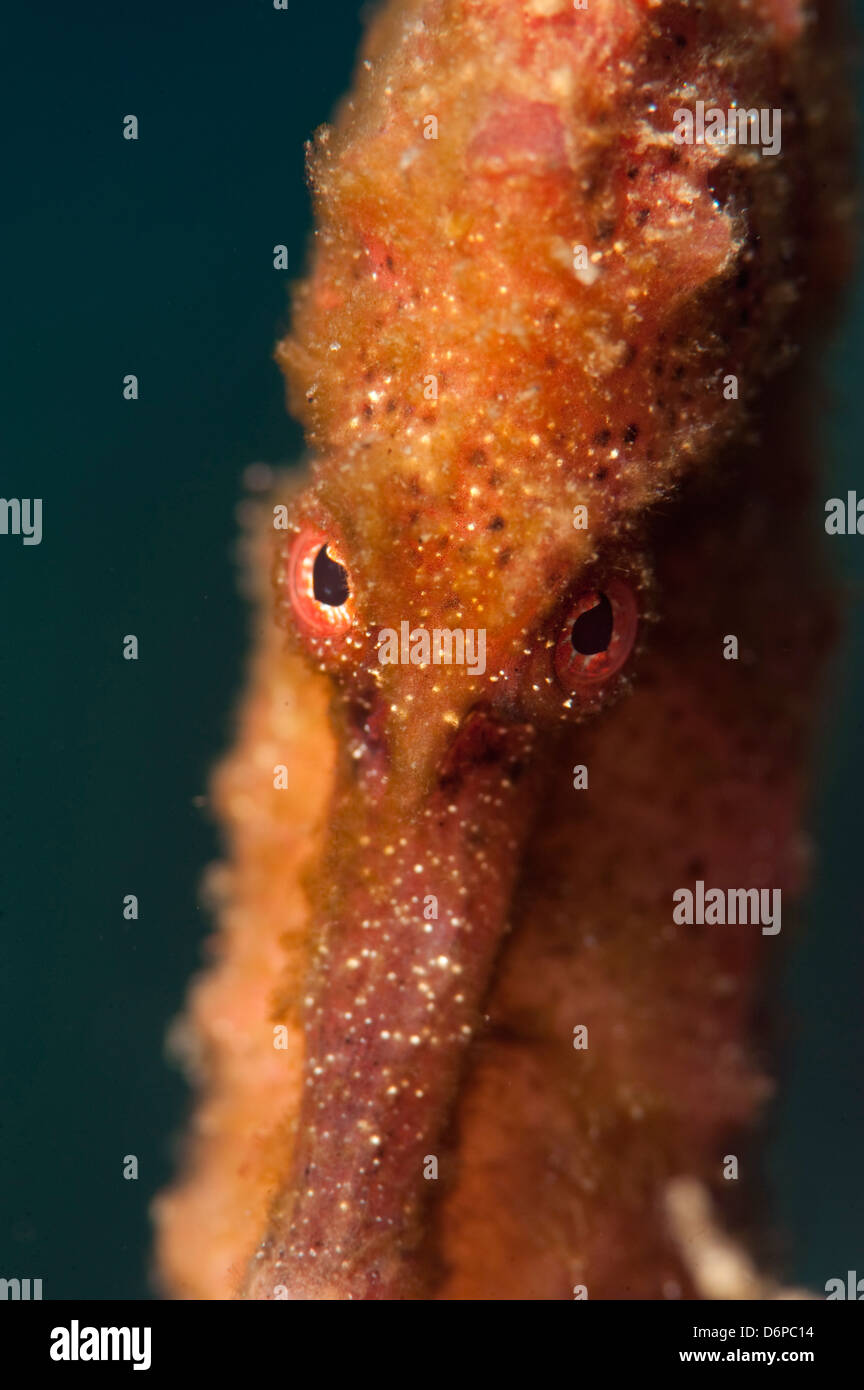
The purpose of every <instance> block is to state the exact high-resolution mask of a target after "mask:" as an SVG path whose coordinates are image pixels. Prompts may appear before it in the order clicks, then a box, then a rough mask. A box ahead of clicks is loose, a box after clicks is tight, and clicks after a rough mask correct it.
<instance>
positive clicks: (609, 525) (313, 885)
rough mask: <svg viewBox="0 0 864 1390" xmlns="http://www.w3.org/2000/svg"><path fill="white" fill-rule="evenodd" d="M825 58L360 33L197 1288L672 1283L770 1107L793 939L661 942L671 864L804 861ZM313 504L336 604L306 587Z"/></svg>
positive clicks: (693, 27)
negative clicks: (715, 113) (738, 654)
mask: <svg viewBox="0 0 864 1390" xmlns="http://www.w3.org/2000/svg"><path fill="white" fill-rule="evenodd" d="M805 33H806V36H807V37H806V41H805V39H804V38H803V37H802V36H803V34H805ZM835 43H836V41H835V40H833V39H832V37H831V22H830V15H828V13H827V11H823V12H822V17H821V19H820V24H819V25H815V24H814V25H813V26H812V27H810V28H808V29H806V30H805V29H804V28H803V21H802V11H801V9H800V8H799V7H798V6H796V5H790V4H786V3H779V0H765V3H763V4H762V5H759V6H755V7H754V6H752V5H750V4H745V3H743V0H740V3H735V0H733V3H729V4H724V5H722V6H721V5H719V4H716V3H706V4H704V5H702V6H695V5H686V4H683V3H677V4H676V3H664V0H657V3H648V2H647V0H589V5H588V8H586V9H584V10H577V9H575V8H574V7H573V5H572V3H571V2H570V0H521V3H515V0H413V3H405V4H399V3H393V4H391V5H390V6H388V7H387V8H386V9H384V10H383V11H382V12H381V13H380V15H379V16H378V17H377V19H376V21H375V23H374V25H373V28H372V30H371V33H370V37H369V40H368V43H367V48H366V55H365V62H364V64H363V67H362V68H361V70H360V72H359V75H358V82H357V88H356V91H355V93H354V94H353V95H352V97H351V98H350V99H349V101H347V102H346V104H345V105H344V106H343V108H342V111H341V112H340V114H339V116H338V118H337V121H336V123H335V125H334V127H333V128H332V129H327V130H325V131H323V132H321V133H319V136H318V140H317V143H316V147H315V150H314V152H313V155H312V158H311V174H312V181H313V186H314V190H315V201H316V214H317V219H318V231H317V235H316V245H315V252H314V256H313V259H312V265H311V270H310V275H309V277H308V279H307V280H306V281H305V282H304V283H303V284H302V285H301V286H299V287H298V290H297V293H296V297H295V305H294V319H293V327H292V332H291V335H290V336H289V337H288V338H287V339H286V340H285V341H284V342H283V343H282V344H281V345H280V347H279V349H278V358H279V361H280V364H281V365H282V367H283V369H284V370H285V372H286V376H287V378H288V385H289V395H290V400H291V404H292V408H293V409H294V411H295V413H296V414H297V415H298V416H299V417H300V418H301V419H302V421H303V423H304V425H305V427H306V431H307V437H308V441H309V444H310V447H311V449H312V450H313V455H314V457H313V461H312V465H311V471H310V476H309V479H308V484H307V485H306V487H305V488H304V490H303V491H302V492H300V493H299V494H297V495H296V496H295V497H293V498H292V501H291V504H290V525H289V530H288V535H287V538H286V537H285V535H284V534H281V535H280V534H277V538H276V539H277V545H276V560H275V569H274V585H275V588H274V598H273V600H272V616H275V618H276V621H277V623H278V624H279V625H280V627H281V628H282V629H285V632H287V634H288V646H289V648H290V649H291V651H292V655H291V656H287V655H285V654H284V653H283V650H282V645H281V643H282V642H284V641H285V632H281V631H280V629H279V628H277V627H275V626H273V625H272V623H271V624H268V622H267V603H266V601H265V615H264V619H263V621H262V625H261V629H260V636H259V644H260V651H259V654H258V656H257V658H256V663H255V666H254V668H253V678H252V684H251V688H250V693H249V696H248V697H247V701H246V704H245V706H244V713H243V720H242V725H241V735H240V740H239V743H238V747H237V749H236V750H235V752H234V753H233V754H232V756H231V758H230V759H229V761H228V763H227V764H226V768H225V769H224V770H223V772H222V774H221V775H220V780H219V782H218V784H217V790H216V797H215V800H216V804H217V808H218V809H219V810H220V813H221V814H222V816H223V818H224V819H225V821H226V823H227V825H228V827H229V852H230V865H229V868H228V869H227V871H226V872H227V874H228V885H227V893H226V906H225V907H224V908H223V909H222V912H221V920H222V929H221V938H220V939H221V941H222V954H221V964H220V965H219V966H217V968H216V970H215V972H214V974H213V975H211V976H210V977H207V978H205V980H204V982H203V983H201V984H199V985H198V986H197V988H196V991H195V993H194V994H193V1003H192V1010H191V1020H190V1032H191V1034H192V1035H193V1036H197V1037H198V1038H199V1039H200V1040H201V1047H202V1052H203V1066H202V1073H203V1077H204V1082H205V1096H204V1101H203V1107H202V1111H201V1115H200V1117H199V1121H198V1124H197V1126H196V1134H197V1140H196V1143H195V1145H194V1146H193V1151H192V1160H191V1167H190V1169H189V1170H188V1172H187V1175H186V1178H185V1180H184V1182H183V1184H182V1185H181V1186H180V1187H179V1188H178V1189H177V1190H176V1191H175V1192H174V1193H172V1194H169V1195H168V1196H167V1197H166V1198H163V1199H162V1204H161V1226H160V1231H161V1234H160V1251H161V1266H162V1269H163V1272H164V1275H165V1279H166V1282H167V1284H168V1285H169V1287H170V1288H171V1289H172V1290H173V1291H174V1292H176V1293H178V1294H181V1295H186V1296H197V1297H225V1296H227V1295H228V1294H229V1293H231V1294H234V1295H236V1296H240V1297H245V1298H280V1297H289V1298H299V1299H304V1298H305V1299H328V1298H339V1299H343V1298H344V1299H348V1298H359V1299H376V1298H424V1297H438V1298H459V1299H472V1298H484V1297H492V1298H519V1297H525V1298H568V1297H572V1288H573V1286H574V1285H575V1284H586V1285H587V1286H588V1287H589V1289H590V1296H591V1297H616V1296H643V1297H655V1298H659V1297H666V1296H669V1297H671V1296H679V1295H681V1294H684V1295H685V1296H686V1295H687V1294H689V1293H692V1292H693V1290H692V1287H691V1286H690V1284H689V1281H688V1276H687V1275H686V1272H685V1270H684V1267H683V1265H682V1261H681V1258H680V1253H679V1252H678V1251H676V1249H675V1248H674V1243H673V1241H672V1239H671V1236H670V1233H669V1231H668V1229H667V1226H666V1222H665V1216H664V1205H663V1192H664V1189H665V1185H666V1184H668V1182H669V1181H670V1180H671V1179H672V1178H674V1177H676V1176H677V1175H679V1174H681V1173H686V1174H690V1175H693V1176H695V1177H697V1178H698V1179H699V1180H700V1181H702V1182H704V1183H706V1184H708V1185H709V1186H715V1187H718V1186H719V1185H720V1184H719V1175H720V1160H721V1157H722V1153H723V1150H724V1146H725V1145H727V1144H728V1143H729V1142H730V1141H731V1136H733V1135H734V1134H735V1133H736V1131H739V1130H740V1129H741V1127H743V1126H747V1125H749V1124H751V1123H752V1122H753V1121H754V1119H755V1118H756V1117H757V1116H758V1113H759V1107H760V1101H761V1100H762V1099H763V1098H764V1096H765V1095H766V1094H767V1091H768V1089H769V1086H768V1083H767V1082H766V1080H765V1066H764V1060H763V1058H762V1057H761V1056H760V1055H759V1049H758V1047H757V1039H756V1019H757V1016H758V1011H759V1007H760V999H761V991H762V983H763V974H764V970H765V964H766V959H767V958H768V952H769V951H771V950H773V949H774V943H773V941H772V942H771V943H768V942H767V941H766V938H764V937H762V936H761V935H760V933H759V932H758V928H752V927H751V928H746V929H745V928H738V929H737V932H736V931H735V930H734V929H725V930H724V929H719V928H718V929H716V932H715V933H713V934H712V931H711V930H710V929H709V930H708V931H706V930H705V929H704V928H703V929H702V931H701V933H700V932H698V931H697V930H695V929H692V930H690V929H686V928H675V927H673V925H672V920H671V917H672V894H673V892H674V891H675V890H676V889H677V888H679V887H682V886H687V885H688V884H689V883H692V881H693V880H694V879H696V878H699V877H702V878H704V879H705V880H708V881H710V882H711V884H712V885H713V886H718V887H726V886H730V887H731V886H751V885H752V886H766V887H767V886H773V887H781V888H782V889H783V891H784V892H786V893H787V894H789V895H790V896H791V895H792V894H794V893H795V892H796V891H797V889H798V887H799V885H800V881H801V877H802V873H801V863H802V859H803V850H802V846H801V842H800V839H799V831H798V825H799V820H800V816H801V814H802V804H803V797H804V788H805V785H806V759H807V750H808V740H809V729H810V723H811V718H812V706H813V697H814V692H815V687H816V681H817V678H818V672H819V666H820V661H819V654H820V651H821V649H822V646H823V645H824V641H823V638H824V628H825V613H826V604H825V600H824V596H823V587H822V581H821V579H820V576H819V572H818V566H817V565H814V564H813V563H812V559H811V554H810V552H811V549H812V545H811V540H810V537H809V534H808V523H807V517H808V512H807V507H808V489H807V474H808V469H809V458H808V454H807V449H806V443H805V433H804V431H803V429H802V426H801V420H800V415H799V407H800V401H801V393H800V391H798V389H797V388H796V393H795V396H794V399H795V401H796V406H795V410H794V411H793V410H792V409H791V408H790V407H789V406H788V405H787V404H786V403H785V400H784V398H783V397H782V396H781V397H778V396H777V394H776V392H774V388H773V387H772V386H771V385H770V379H771V378H772V377H774V376H776V375H777V374H778V373H780V372H782V371H783V370H787V369H788V367H789V363H790V361H791V359H792V358H793V357H794V355H795V350H796V348H797V347H798V346H799V342H800V338H801V333H802V328H803V325H804V323H805V321H806V320H807V318H808V316H809V317H811V318H816V317H818V314H817V312H816V310H817V306H818V305H819V302H820V300H821V299H822V298H823V297H824V296H826V295H827V294H828V292H829V291H830V290H832V289H833V288H834V286H835V284H836V282H837V280H839V278H840V276H841V275H842V273H843V267H844V262H845V255H846V253H845V229H846V226H847V223H848V216H849V210H848V206H847V204H846V202H845V201H844V198H843V196H842V191H843V180H844V177H845V162H844V150H845V144H844V139H845V135H844V132H845V127H844V125H843V120H842V113H834V114H832V108H831V107H830V106H829V105H828V104H827V103H826V102H825V100H824V98H825V94H826V92H827V91H829V90H831V84H832V83H834V82H835V80H836V79H835V66H834V59H833V57H832V45H834V44H835ZM697 100H702V101H704V102H705V103H706V106H716V107H720V108H723V109H726V108H729V107H733V106H735V105H744V106H746V107H748V108H757V109H758V108H767V109H769V110H775V109H776V110H781V111H782V116H783V127H782V153H780V154H778V155H777V156H770V155H769V156H766V155H763V154H761V153H760V152H759V150H758V149H754V148H752V147H748V146H741V145H725V146H722V147H721V146H717V145H713V146H711V145H704V144H703V145H687V144H684V145H681V144H678V143H676V142H675V140H674V139H673V134H672V132H673V129H674V128H675V124H676V121H675V118H674V113H675V112H676V110H678V109H680V108H682V107H684V108H686V107H692V106H693V104H694V103H695V102H696V101H697ZM817 189H818V190H819V192H818V195H817V193H816V190H817ZM787 379H788V378H787ZM732 380H734V383H735V389H734V391H733V390H730V389H729V383H730V381H732ZM772 392H774V394H772ZM760 430H761V431H762V433H761V435H760V433H759V431H760ZM658 504H659V505H658ZM576 507H579V508H584V509H585V512H584V517H585V520H586V524H585V525H578V526H577V525H574V508H576ZM310 535H315V536H320V537H326V538H327V540H328V543H329V544H330V545H331V546H332V547H333V553H334V554H336V555H338V557H339V561H340V563H341V564H342V565H343V566H344V569H345V572H346V574H347V576H348V580H349V581H350V623H349V622H348V621H347V620H346V621H345V622H344V623H343V622H342V619H341V618H340V620H339V622H338V623H336V622H331V623H330V625H329V628H328V625H327V624H326V623H324V622H322V624H321V625H320V630H318V629H316V627H315V625H314V624H310V622H309V621H308V617H309V613H308V612H307V609H310V608H311V607H314V602H315V594H314V589H310V587H309V585H308V584H307V586H306V589H307V590H308V592H306V591H305V590H304V597H303V601H302V602H299V601H298V597H297V585H296V574H297V564H298V553H299V552H298V549H297V547H298V546H299V547H300V549H301V550H302V552H303V553H302V557H301V558H303V562H304V564H306V570H308V569H309V563H310V555H311V552H310V553H309V554H307V553H306V551H305V550H304V549H303V547H304V546H305V544H306V539H305V538H308V536H310ZM263 569H264V562H263V561H262V562H260V564H259V574H260V573H261V572H263ZM304 573H306V571H304ZM307 578H308V576H307ZM604 584H608V587H609V589H610V592H612V593H613V594H615V593H616V592H620V593H621V594H622V595H629V596H630V597H629V598H628V599H627V602H624V601H623V599H622V604H621V606H620V611H621V612H626V611H628V606H627V605H628V603H632V604H635V607H636V608H637V609H638V612H639V616H640V620H641V621H640V633H641V637H640V641H639V642H638V643H637V647H636V651H635V655H634V657H630V659H629V660H628V663H627V664H626V665H625V666H624V667H623V668H622V669H621V671H620V672H619V671H618V669H617V667H616V666H615V664H614V663H611V662H610V675H609V678H608V680H606V681H605V682H598V684H597V686H596V687H591V688H590V689H588V688H586V689H584V690H583V689H581V688H579V687H578V683H576V684H574V686H573V688H571V689H568V688H566V687H564V688H562V682H561V680H560V671H559V673H558V674H556V664H555V653H556V650H558V651H559V652H560V647H561V642H562V633H563V635H564V639H566V637H567V631H568V628H567V621H568V614H572V613H573V612H574V611H578V601H579V597H580V595H583V596H584V595H585V594H586V593H595V592H602V591H603V586H604ZM790 594H794V602H791V603H790ZM404 621H407V622H408V623H409V624H410V626H411V627H412V628H414V627H420V628H423V629H426V630H433V629H435V630H437V629H454V628H458V629H470V630H481V629H482V630H483V632H484V633H485V635H486V639H487V645H486V659H485V665H484V668H483V669H482V670H479V669H475V670H472V669H470V668H469V667H467V666H465V665H463V666H458V665H454V666H424V665H418V664H416V663H413V664H412V663H408V664H394V665H382V664H381V662H380V660H379V659H378V654H377V642H378V634H379V633H380V632H381V630H382V629H392V630H394V631H398V630H399V628H400V624H402V623H403V622H404ZM634 621H635V618H634ZM727 633H737V634H739V636H740V641H741V648H742V659H741V661H740V662H739V663H733V662H730V663H727V662H724V660H723V656H722V643H723V639H724V634H727ZM571 635H572V634H571ZM630 636H631V637H632V633H631V634H630ZM565 646H566V640H565ZM627 652H628V654H629V652H630V646H629V642H628V645H627ZM301 653H302V654H303V655H301ZM304 660H305V662H306V664H305V665H304ZM597 664H598V665H600V667H601V669H602V661H601V662H600V663H597ZM559 667H560V662H559ZM328 689H329V691H330V694H331V699H330V705H329V713H328V712H326V711H325V701H326V695H327V691H328ZM621 695H627V696H628V698H626V699H622V700H621V701H620V702H619V703H616V697H618V696H621ZM334 747H335V762H334V761H332V757H333V750H334ZM277 763H286V764H288V766H289V773H290V785H291V790H290V791H289V792H284V791H282V792H280V791H275V790H274V789H273V784H272V767H273V765H274V764H277ZM576 765H587V767H588V769H589V774H590V776H589V782H588V786H587V788H585V789H583V790H575V789H574V785H573V769H574V767H575V766H576ZM328 797H329V801H328V802H327V806H328V809H327V811H326V833H325V832H324V826H323V820H322V818H323V816H324V815H325V810H324V806H325V798H328ZM304 864H308V865H309V866H310V871H309V873H308V874H307V877H306V886H307V888H308V896H307V897H306V898H304V896H303V894H302V893H301V890H300V887H299V886H298V883H299V881H300V878H299V876H300V875H301V872H302V871H303V865H304ZM430 900H431V901H433V902H434V903H435V913H434V915H432V916H430V915H429V911H428V903H429V902H430ZM301 1020H302V1033H301ZM274 1022H285V1023H286V1024H287V1025H288V1027H289V1039H290V1049H289V1051H287V1052H280V1051H277V1050H274V1048H273V1036H272V1028H273V1024H274ZM580 1024H585V1025H587V1027H588V1036H589V1039H590V1042H589V1047H588V1049H587V1050H586V1051H576V1050H575V1049H574V1047H573V1045H572V1037H573V1030H574V1028H575V1027H577V1025H580ZM301 1067H302V1086H301ZM295 1130H296V1133H295ZM430 1157H431V1158H434V1159H435V1160H436V1163H437V1165H438V1169H439V1176H438V1178H437V1180H433V1179H430V1176H429V1172H428V1160H429V1159H430Z"/></svg>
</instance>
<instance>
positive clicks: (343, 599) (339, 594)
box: [312, 545, 350, 608]
mask: <svg viewBox="0 0 864 1390" xmlns="http://www.w3.org/2000/svg"><path fill="white" fill-rule="evenodd" d="M312 592H313V594H314V595H315V598H316V599H317V600H318V602H319V603H326V604H328V605H329V606H330V607H331V608H341V607H342V605H343V603H347V601H348V594H349V592H350V590H349V588H348V571H347V570H346V568H345V566H344V565H340V563H339V561H338V560H334V559H333V557H332V555H328V553H327V546H326V545H322V547H321V549H320V550H319V551H318V554H317V555H316V556H315V563H314V564H313V566H312Z"/></svg>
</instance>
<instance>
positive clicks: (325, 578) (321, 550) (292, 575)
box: [288, 528, 354, 637]
mask: <svg viewBox="0 0 864 1390" xmlns="http://www.w3.org/2000/svg"><path fill="white" fill-rule="evenodd" d="M288 590H289V594H290V597H291V606H292V608H293V609H294V613H295V616H296V618H297V621H298V623H299V624H300V626H301V627H302V628H303V629H304V630H305V631H306V633H307V634H308V635H309V636H312V637H336V636H338V635H339V634H340V633H343V632H347V630H348V628H350V627H351V625H352V623H353V622H354V603H353V598H352V594H351V583H350V580H349V578H348V570H347V568H346V567H345V565H344V564H343V563H342V560H341V558H340V556H339V552H338V550H337V548H336V546H335V545H334V543H333V542H332V541H331V540H330V539H329V538H328V537H327V536H325V535H324V534H323V533H322V532H320V531H315V530H312V529H311V528H307V529H304V530H303V531H301V532H300V534H299V535H298V536H297V538H296V540H295V541H294V545H293V548H292V551H291V560H290V565H289V576H288Z"/></svg>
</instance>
